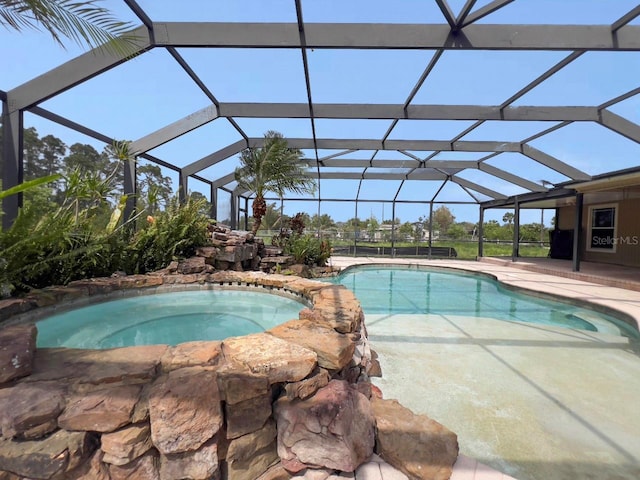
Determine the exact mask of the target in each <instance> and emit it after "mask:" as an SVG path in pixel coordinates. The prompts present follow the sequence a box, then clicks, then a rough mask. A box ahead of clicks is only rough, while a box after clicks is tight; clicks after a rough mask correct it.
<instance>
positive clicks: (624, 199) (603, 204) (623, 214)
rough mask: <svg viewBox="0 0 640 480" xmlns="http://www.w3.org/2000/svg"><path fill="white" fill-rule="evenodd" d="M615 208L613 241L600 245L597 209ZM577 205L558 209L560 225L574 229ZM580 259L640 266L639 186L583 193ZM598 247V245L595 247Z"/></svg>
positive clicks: (558, 223)
mask: <svg viewBox="0 0 640 480" xmlns="http://www.w3.org/2000/svg"><path fill="white" fill-rule="evenodd" d="M611 208H612V209H614V211H615V225H614V234H613V238H612V239H613V244H609V245H607V246H606V247H604V248H603V247H602V244H603V243H604V242H603V241H601V240H600V242H601V246H600V247H598V243H599V240H598V239H596V240H595V241H594V240H593V236H594V235H596V236H597V235H598V234H597V232H594V230H593V225H592V221H593V216H594V209H596V210H598V211H603V210H607V209H611ZM574 219H575V206H566V207H562V208H559V209H558V213H557V215H556V220H557V225H558V228H559V229H561V230H572V229H573V227H574V225H573V223H574ZM582 239H583V242H582V245H581V249H580V250H581V259H582V260H584V261H587V262H599V263H611V264H616V265H626V266H634V267H640V189H637V188H632V189H623V190H620V191H616V192H598V193H589V194H585V195H584V207H583V215H582ZM594 247H595V248H594Z"/></svg>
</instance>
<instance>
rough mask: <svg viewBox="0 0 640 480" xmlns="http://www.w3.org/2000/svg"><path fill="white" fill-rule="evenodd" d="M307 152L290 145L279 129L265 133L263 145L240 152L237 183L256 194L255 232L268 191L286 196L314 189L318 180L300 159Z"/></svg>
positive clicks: (263, 209)
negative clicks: (308, 171) (310, 175)
mask: <svg viewBox="0 0 640 480" xmlns="http://www.w3.org/2000/svg"><path fill="white" fill-rule="evenodd" d="M303 157H304V154H303V153H302V152H301V151H300V150H299V149H297V148H289V146H288V145H287V141H286V140H285V138H284V137H283V136H282V134H281V133H279V132H274V131H273V130H270V131H268V132H267V133H265V134H264V145H263V146H262V148H248V149H247V150H244V151H243V152H242V153H241V154H240V166H239V167H238V168H236V171H235V178H236V181H237V182H238V187H239V188H240V189H244V190H246V191H248V192H251V193H253V194H255V198H254V200H253V204H252V207H253V219H254V221H253V226H252V227H251V232H252V233H253V234H255V233H256V232H257V231H258V229H259V228H260V224H261V223H262V217H264V215H265V213H266V211H267V203H266V201H265V199H264V194H265V193H266V192H273V193H275V194H277V195H278V197H279V198H283V197H284V194H285V193H286V192H294V193H313V192H314V191H315V186H316V183H315V181H314V180H313V179H312V178H310V177H308V176H307V171H306V168H305V167H306V165H305V164H303V163H302V162H300V160H301V159H302V158H303Z"/></svg>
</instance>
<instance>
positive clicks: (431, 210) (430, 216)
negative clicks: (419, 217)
mask: <svg viewBox="0 0 640 480" xmlns="http://www.w3.org/2000/svg"><path fill="white" fill-rule="evenodd" d="M422 228H423V229H424V225H423V227H422ZM432 239H433V202H429V260H431V246H432Z"/></svg>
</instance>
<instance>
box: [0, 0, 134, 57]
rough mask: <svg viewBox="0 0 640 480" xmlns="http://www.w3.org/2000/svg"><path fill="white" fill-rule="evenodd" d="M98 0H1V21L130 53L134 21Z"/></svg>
mask: <svg viewBox="0 0 640 480" xmlns="http://www.w3.org/2000/svg"><path fill="white" fill-rule="evenodd" d="M98 3H99V2H98V1H97V0H87V1H77V0H0V25H2V26H4V27H6V28H11V29H14V30H17V31H22V30H23V29H25V28H30V29H36V30H41V29H43V30H45V31H47V32H49V33H50V34H51V36H52V37H53V39H54V41H55V42H56V43H58V44H59V45H61V46H63V47H64V43H63V41H62V37H66V38H68V39H70V40H72V41H74V42H75V43H77V44H78V45H82V46H87V47H89V48H93V47H104V48H105V49H106V50H107V51H110V52H112V53H116V54H117V55H120V56H123V57H126V56H129V55H131V54H132V53H133V52H134V51H135V50H134V46H135V44H136V42H137V40H138V39H137V37H136V36H135V35H132V34H131V29H132V27H133V24H131V23H129V22H122V21H120V20H118V19H117V18H115V16H114V15H113V14H112V13H111V12H110V11H109V10H108V9H106V8H104V7H101V6H99V5H98Z"/></svg>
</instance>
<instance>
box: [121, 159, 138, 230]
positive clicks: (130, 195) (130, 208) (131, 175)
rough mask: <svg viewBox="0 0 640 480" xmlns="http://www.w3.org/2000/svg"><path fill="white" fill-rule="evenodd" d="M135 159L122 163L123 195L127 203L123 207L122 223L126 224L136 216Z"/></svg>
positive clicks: (136, 186)
mask: <svg viewBox="0 0 640 480" xmlns="http://www.w3.org/2000/svg"><path fill="white" fill-rule="evenodd" d="M136 169H137V161H136V159H131V160H126V161H125V162H124V192H123V193H124V194H125V195H126V196H127V203H126V204H125V206H124V221H125V222H126V221H127V220H129V219H130V218H133V216H134V215H135V214H136V206H137V193H138V184H137V182H136Z"/></svg>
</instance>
